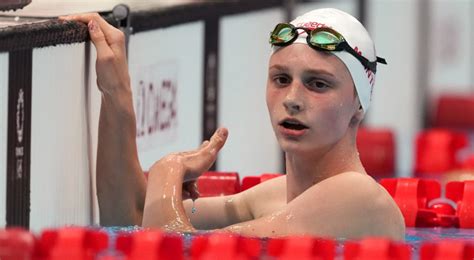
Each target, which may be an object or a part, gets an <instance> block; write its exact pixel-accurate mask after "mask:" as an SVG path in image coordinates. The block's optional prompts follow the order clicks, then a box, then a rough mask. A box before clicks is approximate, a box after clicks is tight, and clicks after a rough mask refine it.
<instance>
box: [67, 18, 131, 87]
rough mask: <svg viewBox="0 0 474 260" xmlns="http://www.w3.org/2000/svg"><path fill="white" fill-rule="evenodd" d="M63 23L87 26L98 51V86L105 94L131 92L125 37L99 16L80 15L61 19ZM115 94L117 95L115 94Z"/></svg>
mask: <svg viewBox="0 0 474 260" xmlns="http://www.w3.org/2000/svg"><path fill="white" fill-rule="evenodd" d="M59 19H60V20H63V21H77V22H82V23H85V24H87V26H88V28H89V35H90V38H91V40H92V42H93V44H94V46H95V48H96V49H97V61H96V70H97V85H98V87H99V90H100V91H101V92H102V93H104V94H112V93H114V92H117V91H122V90H125V91H127V92H129V91H130V76H129V73H128V65H127V56H126V49H125V36H124V34H123V32H122V31H120V30H118V29H117V28H115V27H113V26H112V25H110V24H109V23H107V21H105V20H104V19H103V18H102V17H101V16H100V15H99V14H97V13H91V14H78V15H70V16H62V17H59ZM114 94H115V93H114Z"/></svg>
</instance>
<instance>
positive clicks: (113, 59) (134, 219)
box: [61, 14, 146, 226]
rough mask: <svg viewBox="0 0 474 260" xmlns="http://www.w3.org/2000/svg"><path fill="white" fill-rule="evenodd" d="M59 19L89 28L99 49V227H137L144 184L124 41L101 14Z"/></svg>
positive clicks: (143, 195)
mask: <svg viewBox="0 0 474 260" xmlns="http://www.w3.org/2000/svg"><path fill="white" fill-rule="evenodd" d="M61 19H63V20H75V21H79V22H83V23H86V24H88V27H89V34H90V37H91V40H92V42H93V43H94V45H95V47H96V49H97V61H96V71H97V85H98V87H99V90H100V91H101V93H102V104H101V110H100V119H99V140H98V147H97V168H96V169H97V171H96V173H97V196H98V200H99V211H100V224H101V225H104V226H111V225H139V224H140V223H141V219H142V212H143V203H144V198H145V188H146V183H145V178H144V176H143V173H142V169H141V167H140V163H139V161H138V154H137V148H136V142H135V136H136V126H135V114H134V111H133V103H132V93H131V88H130V78H129V73H128V66H127V61H126V55H125V53H126V52H125V41H124V35H123V33H122V32H121V31H120V30H118V29H116V28H114V27H113V26H111V25H110V24H108V23H107V22H106V21H105V20H104V19H102V18H101V17H100V16H99V15H98V14H81V15H73V16H68V17H61Z"/></svg>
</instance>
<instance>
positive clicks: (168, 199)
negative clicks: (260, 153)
mask: <svg viewBox="0 0 474 260" xmlns="http://www.w3.org/2000/svg"><path fill="white" fill-rule="evenodd" d="M227 135H228V131H227V129H225V128H219V129H218V130H217V131H216V132H215V133H214V135H212V137H211V139H210V140H209V141H206V142H204V143H203V144H202V145H201V146H200V147H199V148H198V149H196V150H194V151H188V152H180V153H173V154H170V155H167V156H165V157H163V158H162V159H160V160H159V161H157V162H156V163H155V164H154V165H153V166H152V167H151V169H150V172H149V175H148V185H147V190H146V198H145V206H144V211H143V221H142V225H143V227H158V228H164V229H166V230H169V231H171V230H172V231H179V232H192V231H194V230H195V229H194V227H193V226H192V224H191V222H190V221H189V218H188V217H187V216H186V212H185V210H184V207H183V203H182V201H183V198H186V197H187V196H189V197H191V198H193V199H195V198H196V196H193V194H191V193H190V191H192V189H188V188H190V187H187V184H188V183H190V184H191V188H192V187H193V185H192V181H193V180H195V179H197V178H198V177H199V176H200V175H201V174H202V173H203V172H205V171H207V170H208V169H209V168H210V167H211V165H212V164H213V163H214V162H215V161H216V158H217V153H218V152H219V151H220V149H221V148H222V147H223V146H224V143H225V141H226V140H227ZM183 184H184V185H183ZM183 188H184V189H183ZM186 194H187V195H186ZM183 195H185V196H183Z"/></svg>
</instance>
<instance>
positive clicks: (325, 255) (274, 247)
mask: <svg viewBox="0 0 474 260" xmlns="http://www.w3.org/2000/svg"><path fill="white" fill-rule="evenodd" d="M335 253H336V242H335V241H334V240H331V239H322V238H316V237H310V236H291V237H285V238H273V239H270V240H269V241H268V244H267V255H268V256H270V257H275V258H276V259H279V260H306V259H320V260H332V259H334V258H335ZM272 259H273V258H272Z"/></svg>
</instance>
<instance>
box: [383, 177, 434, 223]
mask: <svg viewBox="0 0 474 260" xmlns="http://www.w3.org/2000/svg"><path fill="white" fill-rule="evenodd" d="M380 184H381V185H382V186H383V187H384V188H385V189H386V190H387V191H388V192H389V193H390V195H391V196H392V197H393V199H394V200H395V202H396V203H397V205H398V207H399V208H400V211H401V212H402V214H403V217H404V218H405V225H406V226H407V227H415V226H437V225H438V223H439V221H438V219H437V214H436V212H435V211H434V210H432V209H429V208H428V202H429V201H430V200H432V199H435V198H439V197H440V196H441V186H440V184H439V182H437V181H435V180H424V179H416V178H398V179H382V180H381V181H380Z"/></svg>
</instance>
